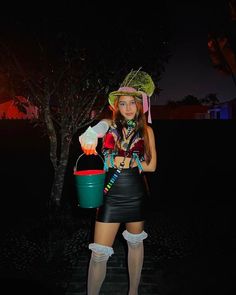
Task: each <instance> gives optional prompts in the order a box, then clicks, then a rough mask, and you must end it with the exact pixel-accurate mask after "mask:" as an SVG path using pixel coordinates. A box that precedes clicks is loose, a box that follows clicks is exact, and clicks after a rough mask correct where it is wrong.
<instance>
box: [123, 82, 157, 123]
mask: <svg viewBox="0 0 236 295" xmlns="http://www.w3.org/2000/svg"><path fill="white" fill-rule="evenodd" d="M118 91H121V92H127V93H133V92H140V93H141V95H142V100H143V112H144V113H146V112H147V111H148V123H152V117H151V102H150V97H149V96H147V94H146V93H145V92H143V91H137V90H136V89H135V88H133V87H120V88H119V89H118Z"/></svg>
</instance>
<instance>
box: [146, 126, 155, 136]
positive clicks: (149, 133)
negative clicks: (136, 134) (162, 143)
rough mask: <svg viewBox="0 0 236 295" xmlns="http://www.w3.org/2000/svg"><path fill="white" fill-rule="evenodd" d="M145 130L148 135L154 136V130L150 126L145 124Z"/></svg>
mask: <svg viewBox="0 0 236 295" xmlns="http://www.w3.org/2000/svg"><path fill="white" fill-rule="evenodd" d="M147 132H148V135H149V136H153V137H154V131H153V128H152V127H151V126H149V125H148V126H147Z"/></svg>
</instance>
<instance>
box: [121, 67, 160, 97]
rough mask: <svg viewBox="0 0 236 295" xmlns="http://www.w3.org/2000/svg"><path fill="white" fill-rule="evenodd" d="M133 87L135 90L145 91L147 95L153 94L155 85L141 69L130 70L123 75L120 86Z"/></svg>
mask: <svg viewBox="0 0 236 295" xmlns="http://www.w3.org/2000/svg"><path fill="white" fill-rule="evenodd" d="M126 86H129V87H133V88H135V89H136V90H137V91H143V92H145V93H146V94H147V95H148V96H149V97H150V96H151V95H152V94H153V92H154V90H155V85H154V83H153V81H152V78H151V76H150V75H149V74H148V73H146V72H143V71H139V70H137V71H134V70H131V72H130V73H129V74H128V75H127V76H126V77H125V79H124V81H123V82H122V84H121V87H126Z"/></svg>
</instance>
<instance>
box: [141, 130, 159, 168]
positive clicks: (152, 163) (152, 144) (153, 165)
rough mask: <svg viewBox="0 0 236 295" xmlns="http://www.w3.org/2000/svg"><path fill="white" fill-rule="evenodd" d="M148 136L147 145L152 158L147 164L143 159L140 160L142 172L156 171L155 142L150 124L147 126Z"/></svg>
mask: <svg viewBox="0 0 236 295" xmlns="http://www.w3.org/2000/svg"><path fill="white" fill-rule="evenodd" d="M147 131H148V138H149V145H150V152H151V156H152V159H151V161H150V163H149V164H147V163H146V162H145V161H143V162H142V166H143V171H144V172H154V171H156V167H157V152H156V143H155V135H154V132H153V130H152V128H151V127H150V126H148V129H147Z"/></svg>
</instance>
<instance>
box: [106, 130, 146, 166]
mask: <svg viewBox="0 0 236 295" xmlns="http://www.w3.org/2000/svg"><path fill="white" fill-rule="evenodd" d="M133 134H134V133H131V134H130V136H128V138H127V139H126V140H123V141H121V144H120V147H118V146H117V147H116V148H115V146H116V145H115V144H116V141H117V139H118V137H119V134H118V131H117V129H116V128H115V127H113V126H111V127H110V128H109V130H108V132H107V133H106V135H105V136H104V139H103V146H102V151H103V154H104V156H105V159H106V156H108V155H110V157H111V163H113V159H114V157H115V156H120V157H125V156H126V157H127V158H131V159H133V160H136V162H137V163H138V165H139V166H140V165H141V163H140V161H143V160H144V139H143V138H141V137H140V134H139V132H137V133H136V134H135V135H134V136H133ZM130 140H132V142H131V144H130V147H129V150H128V151H126V149H127V147H128V144H129V141H130Z"/></svg>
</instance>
